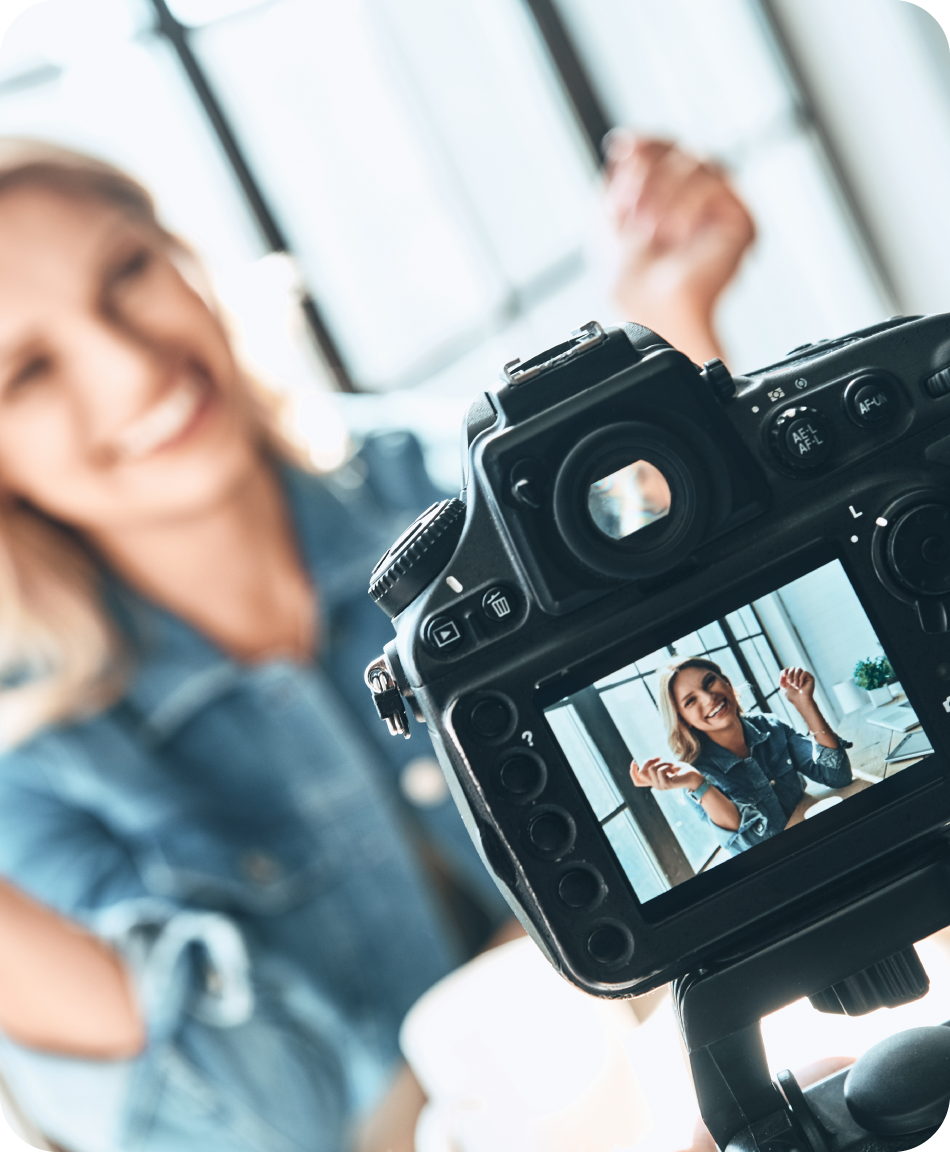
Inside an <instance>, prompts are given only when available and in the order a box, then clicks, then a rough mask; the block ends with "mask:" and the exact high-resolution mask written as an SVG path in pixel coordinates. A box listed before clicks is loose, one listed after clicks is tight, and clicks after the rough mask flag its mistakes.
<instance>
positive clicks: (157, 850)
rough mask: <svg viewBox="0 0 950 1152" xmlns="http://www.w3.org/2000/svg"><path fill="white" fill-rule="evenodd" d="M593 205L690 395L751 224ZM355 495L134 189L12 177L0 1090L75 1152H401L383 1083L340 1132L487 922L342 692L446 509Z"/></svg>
mask: <svg viewBox="0 0 950 1152" xmlns="http://www.w3.org/2000/svg"><path fill="white" fill-rule="evenodd" d="M611 172H612V175H611V184H610V188H609V190H608V196H609V199H610V201H611V204H612V206H613V210H614V211H615V213H616V214H617V220H616V222H617V228H618V236H619V237H620V238H621V240H622V243H623V245H624V250H625V253H626V256H627V259H628V263H629V262H632V263H631V264H630V268H629V269H628V271H629V272H630V274H629V275H625V277H624V285H625V288H626V289H630V287H631V285H633V284H635V283H636V282H638V280H640V279H644V278H645V279H644V282H647V281H649V282H652V279H651V278H652V277H653V273H654V272H656V274H657V276H658V277H659V280H660V282H661V283H662V285H664V286H665V287H664V290H663V292H662V293H660V292H659V291H657V292H654V293H650V294H648V297H649V299H657V300H662V304H663V307H662V314H660V313H658V314H657V315H655V316H654V315H653V314H651V313H649V312H648V311H644V313H643V315H641V316H635V317H634V318H636V319H640V320H642V321H643V322H644V323H647V324H653V325H654V326H656V327H658V328H659V330H660V331H661V332H663V333H664V334H665V335H668V336H669V337H670V338H671V339H674V340H677V341H678V342H680V344H681V346H682V347H683V349H684V351H686V352H687V354H689V355H692V356H693V357H694V358H696V359H702V358H704V357H705V356H706V354H707V352H708V350H709V347H711V345H710V340H713V342H714V335H713V329H712V307H713V304H714V303H715V300H716V298H717V297H718V294H719V292H720V291H721V289H722V288H723V287H724V286H725V284H726V282H727V281H728V279H729V278H730V276H731V275H732V272H733V271H734V269H735V267H736V266H737V263H738V261H739V259H740V258H741V255H742V252H743V251H744V250H745V248H746V247H747V246H748V244H749V242H750V241H751V236H752V228H751V223H750V222H749V221H748V218H747V214H746V213H745V210H744V209H741V206H740V209H739V210H737V208H736V205H737V201H736V198H735V195H734V193H732V192H731V190H730V189H729V188H728V186H727V185H726V183H725V181H724V180H723V179H722V178H721V175H719V174H717V173H716V172H715V171H713V170H712V169H711V168H709V167H708V166H706V165H702V164H699V163H698V162H696V161H691V160H689V158H685V154H683V153H680V152H679V151H678V150H677V149H674V148H672V146H671V145H668V144H662V143H661V144H657V145H656V146H655V147H654V146H652V145H649V144H648V143H643V142H641V143H639V144H635V145H632V146H631V149H630V150H628V151H627V152H622V154H621V152H618V151H617V149H616V148H615V149H614V154H613V160H612V168H611ZM664 205H665V206H666V207H664ZM621 209H622V210H621ZM654 225H657V228H654ZM660 225H662V226H660ZM634 266H635V267H634ZM677 301H678V302H679V303H678V304H677ZM637 307H639V304H637ZM674 320H678V321H681V322H682V327H681V328H680V329H677V328H676V325H675V324H674V323H673V321H674ZM668 322H669V324H670V325H672V327H668V326H667V323H668ZM357 464H358V465H359V466H358V467H354V468H352V469H350V471H349V474H348V476H347V477H345V480H346V482H345V483H344V482H343V479H344V478H343V477H341V478H340V480H339V482H338V480H337V479H336V478H335V477H333V476H325V477H319V476H316V475H313V474H311V473H308V472H307V470H306V469H305V468H302V467H301V466H300V464H299V462H297V461H296V460H295V458H294V454H293V452H292V451H291V450H290V448H289V447H288V445H287V444H286V442H285V441H284V440H283V439H282V437H281V435H280V433H279V431H278V429H277V425H276V423H275V420H274V418H273V414H272V412H271V411H270V410H269V408H268V406H267V405H266V404H265V403H263V402H262V400H261V398H260V395H259V394H258V393H257V392H256V390H255V389H254V387H253V385H252V383H251V381H249V379H248V378H247V375H246V373H245V372H244V371H243V370H242V368H241V366H240V364H239V363H238V361H237V359H236V358H235V355H234V351H233V348H232V345H231V342H230V340H229V338H228V333H227V330H226V328H225V326H224V324H223V323H222V321H221V318H220V316H219V315H218V312H217V309H216V307H215V304H214V301H213V299H212V298H211V296H210V294H209V293H208V291H207V289H206V287H205V286H204V283H203V281H202V277H201V274H200V269H199V268H198V267H197V264H196V262H195V260H194V259H193V257H192V256H191V254H190V253H189V252H188V250H187V248H186V247H185V246H184V245H183V244H182V243H181V242H180V241H179V240H177V239H176V238H175V237H174V236H171V235H170V234H169V233H168V232H167V231H166V230H165V229H164V228H163V227H162V225H161V224H160V223H159V221H158V220H157V218H156V215H155V210H154V206H153V204H152V202H151V200H150V198H149V196H148V194H147V193H146V192H145V190H144V189H143V188H142V187H141V186H140V185H139V184H137V183H136V182H135V181H134V180H132V179H130V178H129V177H128V176H126V175H125V174H123V173H121V172H119V171H117V170H116V169H114V168H112V167H110V166H108V165H106V164H102V163H99V162H97V161H95V160H92V159H90V158H88V157H84V156H80V155H76V154H73V153H69V152H65V151H62V150H58V149H55V148H52V147H47V146H43V145H39V144H35V143H30V142H17V141H5V142H0V727H2V731H3V739H4V744H5V748H6V751H5V752H4V753H3V754H2V755H0V938H2V940H3V947H2V948H0V1069H2V1071H3V1074H4V1076H5V1077H6V1079H7V1080H8V1081H9V1082H10V1083H11V1085H12V1087H13V1090H14V1093H15V1095H16V1097H17V1099H18V1102H19V1103H20V1104H21V1105H22V1106H23V1108H24V1109H25V1111H26V1112H27V1114H29V1115H30V1116H31V1117H32V1118H33V1119H34V1120H35V1121H36V1122H37V1123H38V1124H39V1126H40V1127H41V1128H42V1129H43V1130H44V1132H45V1133H46V1135H47V1136H48V1137H50V1138H52V1139H53V1140H55V1141H56V1142H58V1143H61V1144H62V1145H63V1146H65V1147H67V1148H68V1149H70V1150H71V1152H120V1150H121V1152H134V1150H144V1152H171V1150H172V1149H174V1150H175V1152H188V1150H190V1149H195V1150H198V1149H200V1150H201V1152H252V1150H253V1152H298V1150H300V1152H303V1150H304V1149H306V1150H307V1152H337V1150H342V1149H345V1148H350V1147H352V1146H354V1141H358V1146H359V1147H360V1148H364V1147H369V1146H371V1145H372V1146H373V1147H378V1148H386V1149H391V1150H392V1152H396V1150H397V1149H407V1150H408V1149H410V1148H411V1147H412V1144H413V1137H412V1128H413V1124H414V1118H415V1114H416V1111H417V1109H418V1107H419V1103H420V1098H419V1095H418V1091H417V1088H414V1087H413V1084H412V1081H411V1080H410V1079H409V1078H408V1077H407V1076H406V1075H404V1074H403V1073H399V1074H398V1078H397V1080H396V1081H395V1085H396V1087H395V1089H394V1090H393V1091H392V1092H391V1093H390V1095H389V1097H388V1103H387V1104H386V1105H385V1106H384V1107H383V1108H382V1110H378V1111H377V1112H376V1113H375V1119H374V1122H373V1123H372V1124H371V1125H369V1126H368V1127H365V1126H364V1127H363V1128H361V1133H362V1135H361V1136H359V1137H357V1136H356V1125H357V1122H358V1121H359V1120H360V1119H361V1118H362V1117H364V1116H365V1115H366V1113H367V1112H368V1111H369V1110H370V1109H371V1108H373V1106H374V1105H375V1104H376V1103H377V1102H378V1101H379V1099H380V1097H381V1095H382V1094H383V1093H384V1091H385V1090H386V1089H387V1086H388V1085H390V1084H391V1083H394V1076H396V1075H397V1074H396V1067H397V1055H398V1053H397V1031H398V1028H399V1024H400V1022H401V1020H402V1017H403V1015H404V1014H405V1012H406V1010H407V1009H408V1007H409V1006H410V1005H411V1004H412V1002H413V1001H414V1000H415V999H416V997H417V996H418V995H420V994H421V993H422V992H423V991H424V990H425V989H426V988H428V987H429V986H430V985H431V984H432V983H433V982H434V981H435V980H437V979H438V978H439V977H441V976H442V975H444V974H445V973H446V972H447V971H448V970H449V969H450V968H451V967H452V966H453V964H454V963H456V962H457V961H458V960H459V959H461V958H463V957H464V956H465V955H466V954H467V950H470V948H471V946H473V945H474V943H475V942H474V941H473V940H471V939H469V941H468V942H467V945H466V946H462V945H461V944H460V942H459V940H458V936H457V932H456V929H455V927H454V926H453V923H451V922H450V920H449V918H448V916H447V913H446V908H447V906H449V905H451V906H454V907H455V908H457V907H458V906H459V904H460V903H461V904H463V905H465V906H466V907H468V908H471V907H472V906H473V905H475V906H477V907H479V908H480V909H481V914H480V915H481V918H482V922H483V926H484V928H485V930H486V931H490V930H491V928H492V927H493V926H496V925H497V924H498V923H499V922H500V920H501V918H502V917H504V916H505V915H506V906H505V905H504V903H503V901H502V900H501V898H500V897H499V895H498V893H497V891H496V890H495V888H494V886H493V884H492V882H491V880H490V879H489V878H488V876H487V873H486V872H485V870H484V868H483V867H482V865H481V863H480V862H479V860H478V859H477V857H476V855H475V853H474V850H473V849H472V847H471V844H470V841H469V839H468V836H467V835H466V833H465V832H464V830H463V828H462V825H461V823H460V821H459V819H458V817H457V814H456V812H455V810H454V807H453V806H452V804H451V802H449V801H447V800H443V801H441V802H438V801H437V802H434V803H431V804H427V805H426V806H423V807H417V808H414V807H412V806H411V805H410V804H408V803H407V802H406V801H405V800H404V798H403V796H402V793H401V790H400V788H399V787H398V783H397V781H398V779H399V778H400V773H401V771H402V769H403V768H404V767H405V766H406V764H407V761H408V760H409V759H410V758H415V757H418V756H419V755H420V753H425V752H426V746H425V745H424V744H423V745H422V747H420V738H422V739H424V737H420V735H417V736H416V738H415V739H414V740H413V741H412V742H411V743H409V744H407V743H406V742H404V741H398V742H397V741H395V740H392V739H391V738H390V737H389V736H388V734H387V733H386V730H385V727H384V726H383V725H381V724H380V723H379V721H378V718H377V717H376V714H375V711H374V709H373V705H372V703H371V701H370V699H369V694H368V693H367V692H366V691H365V688H364V686H363V684H362V672H363V669H364V667H365V666H366V664H367V662H368V661H369V660H370V659H371V658H372V657H374V656H376V655H378V653H379V652H380V651H381V650H382V647H383V645H384V644H385V642H386V641H387V640H388V639H389V638H391V635H392V632H391V627H390V625H389V622H388V621H387V620H386V618H385V617H384V616H383V614H382V613H381V612H379V610H378V609H377V608H376V607H375V606H374V605H373V604H372V603H371V602H370V600H369V599H368V597H367V595H366V581H367V574H368V573H369V571H370V570H371V568H372V566H373V564H374V563H375V561H376V560H377V559H378V558H379V556H380V555H381V554H382V553H383V551H384V550H385V549H386V548H387V547H388V546H389V544H390V543H391V542H392V541H393V540H394V539H395V538H396V536H397V535H398V533H399V531H400V530H401V529H402V528H403V527H404V526H405V524H406V523H407V522H408V521H409V520H411V519H412V517H413V516H414V515H415V514H416V513H417V511H418V510H419V509H420V508H421V507H424V506H425V505H426V504H427V503H429V502H430V501H431V500H432V499H433V498H434V497H435V495H436V493H434V492H433V490H432V488H431V486H430V485H429V483H428V481H427V479H426V478H425V475H424V471H423V469H422V466H421V458H420V457H419V454H418V450H417V449H416V448H415V447H414V441H412V440H411V438H408V437H402V438H399V437H395V438H394V437H389V438H382V439H376V440H370V441H369V442H367V444H366V445H365V447H364V449H363V452H362V458H361V460H359V461H357ZM446 893H449V894H450V895H451V896H452V899H451V900H450V901H446V900H444V899H443V897H444V896H445V894H446ZM468 923H469V925H471V923H472V917H471V916H469V917H468ZM374 1140H375V1141H376V1143H375V1144H373V1143H372V1142H373V1141H374Z"/></svg>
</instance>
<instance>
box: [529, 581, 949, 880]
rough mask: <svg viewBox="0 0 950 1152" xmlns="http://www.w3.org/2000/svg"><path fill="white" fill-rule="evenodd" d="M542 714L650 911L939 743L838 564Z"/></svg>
mask: <svg viewBox="0 0 950 1152" xmlns="http://www.w3.org/2000/svg"><path fill="white" fill-rule="evenodd" d="M545 715H546V717H547V720H548V722H549V724H550V725H551V729H552V731H553V732H554V735H555V738H556V739H557V741H558V743H559V744H560V746H561V748H562V750H563V752H564V754H565V756H566V757H567V760H568V763H569V764H570V766H571V768H572V770H573V772H574V774H575V776H576V777H577V780H578V782H579V783H580V785H581V788H582V789H583V790H584V793H585V795H586V796H587V799H588V800H589V802H590V804H591V806H592V807H593V810H594V813H595V815H596V817H597V819H598V820H599V822H600V824H601V827H602V828H603V830H604V834H605V835H606V837H607V840H608V843H609V844H610V846H611V848H612V849H613V852H614V854H615V856H616V857H617V859H618V861H619V863H620V865H621V867H622V868H623V870H624V872H625V873H626V875H627V877H628V879H629V880H630V883H631V885H632V886H633V889H634V891H635V892H636V894H637V897H638V899H639V900H640V901H641V902H646V901H648V900H652V899H653V898H654V897H656V896H659V895H661V894H662V893H664V892H666V891H668V890H669V889H671V888H673V887H675V886H676V885H678V884H681V883H683V881H684V880H690V879H692V878H693V877H694V876H697V875H699V874H700V873H702V872H707V871H709V870H710V869H711V868H715V867H716V866H717V865H718V864H721V863H723V862H724V861H726V860H728V859H730V858H731V857H733V856H736V855H738V854H739V853H741V852H745V851H748V850H749V849H750V848H755V847H756V846H757V845H759V844H761V843H763V842H764V841H766V840H768V839H770V838H771V837H773V836H775V835H777V834H778V833H779V832H782V831H784V830H785V829H786V828H790V827H792V826H793V825H795V824H797V823H799V822H800V821H802V820H809V819H811V818H812V817H814V816H816V815H817V814H819V813H821V812H824V811H826V810H827V809H828V808H831V807H832V806H834V805H837V804H840V803H842V802H843V801H845V800H846V799H847V798H848V797H850V796H853V795H855V793H857V792H860V791H862V790H863V789H865V788H869V787H871V785H873V784H876V783H878V782H879V781H881V780H884V779H886V778H888V777H890V776H893V775H895V774H896V773H898V772H901V771H903V770H904V769H905V768H907V767H909V766H910V765H911V764H913V763H915V762H916V761H917V760H920V759H921V758H922V757H924V756H927V755H929V754H930V752H931V751H932V750H933V749H932V747H931V744H930V741H929V739H928V738H927V735H926V733H925V732H924V731H923V729H922V728H921V726H920V724H919V722H918V720H917V716H916V715H915V714H914V710H913V707H912V706H911V704H910V703H909V702H908V700H907V698H906V696H905V695H904V693H903V691H902V689H901V686H900V684H899V683H897V679H896V676H895V675H894V671H893V669H892V668H891V665H890V662H889V661H888V659H887V656H886V654H885V652H884V649H883V647H882V645H881V642H880V640H879V639H878V637H877V635H876V633H875V632H874V629H873V627H872V626H871V622H870V620H868V618H867V616H866V615H865V612H864V609H863V608H862V607H861V604H860V602H859V600H858V598H857V596H856V595H855V592H854V590H853V589H852V587H851V584H850V582H849V581H848V578H847V576H846V575H845V572H844V569H843V568H842V566H841V565H840V564H839V563H838V562H837V561H833V562H831V563H830V564H825V565H824V566H823V567H821V568H817V569H815V570H814V571H812V572H809V573H808V574H807V575H805V576H802V577H801V578H800V579H798V580H793V581H791V582H790V583H788V584H786V585H784V586H783V587H781V588H777V589H776V590H775V591H774V592H771V593H770V594H769V595H767V596H763V597H761V598H760V599H757V600H753V601H752V602H751V603H749V604H747V605H745V606H744V607H742V608H740V609H739V610H738V611H736V612H730V613H728V614H726V615H724V616H723V617H722V618H720V619H717V620H710V621H709V623H708V624H706V625H705V626H704V627H702V628H699V629H698V630H697V631H695V632H692V633H691V634H690V635H688V636H682V637H680V638H679V639H675V640H671V641H670V642H669V643H668V644H666V645H664V646H663V647H662V648H660V649H658V650H657V651H655V652H650V653H648V654H647V655H645V656H643V657H642V658H639V659H637V660H635V661H633V662H631V663H629V664H626V665H624V667H622V668H618V669H617V670H616V671H615V672H612V673H611V674H610V675H609V676H605V677H603V678H602V679H600V680H598V681H597V682H596V683H594V684H591V685H589V686H588V687H586V688H582V689H581V690H580V691H578V692H574V693H572V694H571V695H570V696H567V697H565V698H564V699H563V700H559V701H558V702H557V703H555V704H552V705H551V706H549V707H548V708H546V709H545Z"/></svg>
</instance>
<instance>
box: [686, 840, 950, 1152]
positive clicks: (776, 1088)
mask: <svg viewBox="0 0 950 1152" xmlns="http://www.w3.org/2000/svg"><path fill="white" fill-rule="evenodd" d="M948 923H950V861H948V860H946V859H943V858H939V857H938V858H933V857H932V858H931V859H930V861H928V862H926V863H923V864H921V865H919V866H918V867H915V868H912V869H911V870H910V871H908V872H907V873H905V874H904V875H903V876H901V877H900V878H898V879H895V880H892V881H891V882H890V883H889V884H886V885H885V886H883V887H881V888H879V889H878V890H877V891H876V892H874V893H872V894H870V895H868V896H866V897H865V898H864V899H862V900H860V901H858V902H857V903H855V904H852V905H851V906H850V907H847V908H844V909H842V910H840V911H838V912H837V913H835V914H833V915H830V916H828V917H826V918H824V919H822V920H818V921H817V922H814V923H812V924H809V925H808V926H807V927H804V928H800V929H798V930H796V931H794V932H793V933H792V934H790V935H788V936H785V937H782V938H780V939H776V940H774V941H772V942H771V943H769V944H766V945H764V946H762V947H760V948H758V949H755V948H753V949H750V950H749V951H747V952H743V953H742V954H741V955H737V956H735V957H732V958H728V959H725V960H724V961H723V962H722V963H719V964H717V965H715V967H709V968H706V969H701V970H700V971H698V972H694V973H689V974H688V975H686V976H684V977H682V978H681V979H679V980H677V981H676V982H675V984H674V986H673V992H674V998H675V1001H676V1006H677V1013H678V1016H679V1023H680V1029H681V1031H682V1034H683V1038H684V1040H685V1042H686V1048H687V1051H688V1052H689V1058H690V1065H691V1068H692V1074H693V1081H694V1084H695V1086H696V1095H697V1098H698V1100H699V1106H700V1111H701V1113H702V1116H703V1120H704V1121H705V1123H706V1126H707V1127H708V1129H709V1131H710V1133H711V1134H712V1137H713V1139H714V1140H715V1141H716V1143H717V1145H718V1146H719V1148H720V1149H722V1150H723V1152H727V1150H728V1152H792V1149H795V1150H796V1152H852V1150H854V1152H858V1150H860V1152H898V1150H899V1149H905V1148H914V1147H916V1146H917V1145H918V1144H922V1143H923V1142H924V1141H925V1140H927V1139H928V1138H929V1137H930V1136H932V1135H933V1134H934V1132H936V1130H937V1129H938V1128H939V1127H940V1125H941V1123H942V1122H943V1120H944V1117H945V1116H946V1114H947V1107H948V1103H950V1026H943V1025H941V1026H937V1027H931V1028H912V1029H909V1030H908V1031H906V1032H900V1033H898V1034H897V1035H895V1036H892V1037H890V1038H889V1039H888V1040H885V1041H883V1042H882V1043H880V1044H878V1045H876V1046H875V1047H874V1048H872V1049H871V1050H870V1051H869V1052H866V1053H865V1054H864V1055H863V1056H862V1057H861V1058H860V1059H859V1060H858V1061H857V1063H856V1064H855V1065H854V1066H853V1067H851V1068H849V1069H844V1070H843V1071H841V1072H839V1073H836V1074H835V1075H833V1076H829V1077H828V1078H827V1079H825V1080H822V1081H820V1082H819V1083H818V1084H815V1085H813V1086H811V1087H810V1088H806V1089H804V1090H802V1088H801V1087H800V1086H799V1085H798V1084H797V1082H796V1080H795V1077H794V1076H793V1075H792V1073H791V1072H788V1071H785V1072H780V1073H779V1074H778V1075H777V1076H776V1078H775V1079H774V1080H773V1079H772V1077H771V1075H770V1073H769V1069H768V1064H767V1063H766V1058H765V1048H764V1045H763V1042H762V1032H761V1026H760V1021H761V1018H762V1017H763V1016H764V1015H766V1014H768V1013H770V1012H774V1011H776V1010H777V1009H778V1008H781V1007H784V1006H785V1005H786V1004H790V1003H792V1001H794V1000H797V999H800V998H801V997H802V996H808V997H809V998H810V999H811V1002H812V1004H813V1005H814V1007H815V1008H817V1009H818V1010H820V1011H823V1012H837V1013H843V1014H845V1015H849V1016H860V1015H863V1014H864V1013H866V1012H871V1011H873V1010H874V1009H876V1008H880V1007H897V1006H898V1005H900V1004H906V1003H909V1002H910V1001H912V1000H917V999H919V998H920V997H921V996H923V995H925V994H926V992H927V990H928V988H929V986H930V985H929V980H928V978H927V974H926V972H925V971H924V969H923V966H922V965H921V963H920V960H919V959H918V957H917V953H916V952H915V951H914V949H913V947H912V944H913V942H914V941H916V940H920V939H922V938H923V937H924V936H927V935H929V934H930V933H932V932H935V931H937V930H938V929H940V928H942V927H944V926H945V925H946V924H948Z"/></svg>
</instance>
